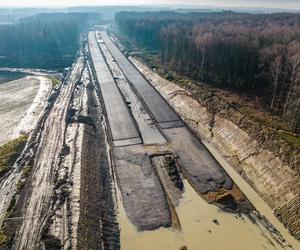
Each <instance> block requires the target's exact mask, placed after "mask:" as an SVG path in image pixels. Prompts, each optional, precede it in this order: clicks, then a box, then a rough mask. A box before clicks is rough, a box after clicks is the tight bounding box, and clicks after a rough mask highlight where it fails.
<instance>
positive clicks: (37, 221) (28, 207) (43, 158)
mask: <svg viewBox="0 0 300 250" xmlns="http://www.w3.org/2000/svg"><path fill="white" fill-rule="evenodd" d="M82 63H83V58H79V59H77V61H76V63H75V65H74V67H73V68H72V70H71V73H70V75H69V77H68V79H67V80H66V81H65V82H64V84H63V85H62V86H61V89H60V93H59V96H58V97H57V99H56V102H55V103H54V105H53V108H52V110H51V111H50V113H49V115H48V117H47V119H46V121H45V124H44V126H43V130H42V133H41V139H40V143H39V145H38V147H37V152H36V156H35V161H34V165H33V167H32V173H31V177H30V179H29V185H28V187H29V188H28V192H27V194H26V197H24V198H23V201H22V203H23V204H24V205H23V208H22V210H21V214H22V216H23V217H25V219H24V220H23V221H22V223H21V225H20V228H19V229H18V231H17V234H16V236H15V239H14V245H13V249H37V248H40V247H42V244H41V236H42V234H43V233H45V231H43V230H44V229H45V228H47V226H48V225H47V224H48V223H49V218H50V217H51V215H52V214H53V212H51V211H50V208H51V196H52V193H53V187H54V185H53V184H54V179H55V174H56V172H57V170H58V169H59V163H60V154H61V151H62V149H63V146H64V135H65V130H66V122H65V121H66V117H67V111H68V106H69V102H70V99H71V96H72V91H73V90H74V86H75V83H76V78H77V77H78V75H79V74H80V72H81V71H82ZM26 218H27V219H26Z"/></svg>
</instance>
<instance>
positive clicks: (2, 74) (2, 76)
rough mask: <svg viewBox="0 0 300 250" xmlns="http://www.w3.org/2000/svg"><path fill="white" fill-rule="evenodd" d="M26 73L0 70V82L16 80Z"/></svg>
mask: <svg viewBox="0 0 300 250" xmlns="http://www.w3.org/2000/svg"><path fill="white" fill-rule="evenodd" d="M25 76H26V74H24V73H21V72H7V71H0V84H1V83H5V82H9V81H13V80H17V79H20V78H23V77H25Z"/></svg>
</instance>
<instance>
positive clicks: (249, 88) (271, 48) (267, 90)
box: [115, 11, 300, 133]
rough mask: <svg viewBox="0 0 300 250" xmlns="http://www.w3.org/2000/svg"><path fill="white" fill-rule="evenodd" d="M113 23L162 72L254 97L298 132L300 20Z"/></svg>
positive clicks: (156, 18) (125, 19) (126, 16)
mask: <svg viewBox="0 0 300 250" xmlns="http://www.w3.org/2000/svg"><path fill="white" fill-rule="evenodd" d="M115 21H116V27H117V29H118V32H119V33H120V34H121V35H123V36H126V37H127V38H129V39H130V40H132V41H134V42H135V43H136V44H137V45H139V46H141V47H145V48H148V49H151V50H155V51H157V53H158V55H159V58H160V61H161V63H162V65H164V66H165V67H167V68H170V69H172V70H176V71H177V72H180V73H181V74H183V75H186V76H188V77H191V78H192V79H195V80H199V81H202V82H204V83H207V84H211V85H213V86H217V87H220V88H224V89H231V90H234V91H237V92H242V93H245V94H248V95H250V96H252V95H253V96H258V97H260V99H261V102H262V105H263V106H264V107H265V108H266V110H268V111H269V112H271V113H272V114H273V115H276V116H279V117H281V118H282V119H283V120H285V121H287V122H288V123H289V125H290V127H291V130H292V131H294V132H297V133H299V132H300V14H290V13H276V14H246V13H235V12H231V11H224V12H213V13H176V12H145V13H137V12H135V13H134V12H120V13H117V14H116V17H115Z"/></svg>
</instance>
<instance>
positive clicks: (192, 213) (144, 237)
mask: <svg viewBox="0 0 300 250" xmlns="http://www.w3.org/2000/svg"><path fill="white" fill-rule="evenodd" d="M184 184H185V193H184V194H183V198H182V199H181V201H180V204H179V206H178V207H177V208H176V212H177V214H178V217H179V220H180V223H181V231H176V230H174V229H165V228H161V229H158V230H155V231H147V232H138V231H137V230H136V228H135V226H134V225H133V224H132V223H131V222H130V221H129V220H128V218H127V216H126V213H125V210H124V207H123V205H122V201H121V199H120V197H121V196H120V194H119V195H118V206H119V223H120V229H121V248H122V249H123V250H135V249H136V250H140V249H143V250H148V249H149V250H150V249H151V250H153V249H160V250H164V249H172V250H176V249H180V248H181V247H183V246H186V247H187V249H188V250H199V249H203V250H218V249H222V250H240V249H243V250H259V249H283V248H282V246H280V245H279V244H277V242H276V241H275V240H273V239H272V238H271V236H270V234H269V232H267V231H266V230H264V229H263V227H262V226H258V225H256V224H254V223H252V222H251V221H250V220H249V219H248V218H247V217H246V216H241V217H239V216H237V215H235V214H230V213H225V212H222V211H221V210H220V209H218V208H217V207H216V206H214V205H210V204H208V203H207V202H206V201H204V200H203V199H202V198H201V197H200V196H199V195H198V194H197V193H196V192H195V191H194V190H193V188H192V187H191V186H190V185H189V184H188V182H187V181H185V183H184Z"/></svg>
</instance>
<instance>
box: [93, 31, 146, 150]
mask: <svg viewBox="0 0 300 250" xmlns="http://www.w3.org/2000/svg"><path fill="white" fill-rule="evenodd" d="M89 49H90V54H91V58H92V62H93V65H94V70H95V73H96V77H97V80H98V82H99V85H100V89H101V93H102V97H103V101H104V105H105V110H106V114H107V118H108V122H109V126H110V131H111V134H112V139H113V141H114V145H115V146H118V145H131V144H138V143H141V140H140V138H139V134H138V131H137V129H136V127H135V125H134V123H133V120H132V117H131V116H130V114H129V111H128V109H127V108H126V104H125V102H124V100H123V98H122V96H121V93H120V91H119V89H118V87H117V85H116V83H115V80H114V78H113V77H112V74H111V73H110V71H109V68H108V66H107V64H106V62H105V60H104V58H103V56H102V54H101V52H100V49H99V47H98V44H97V41H96V37H95V33H94V32H89Z"/></svg>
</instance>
